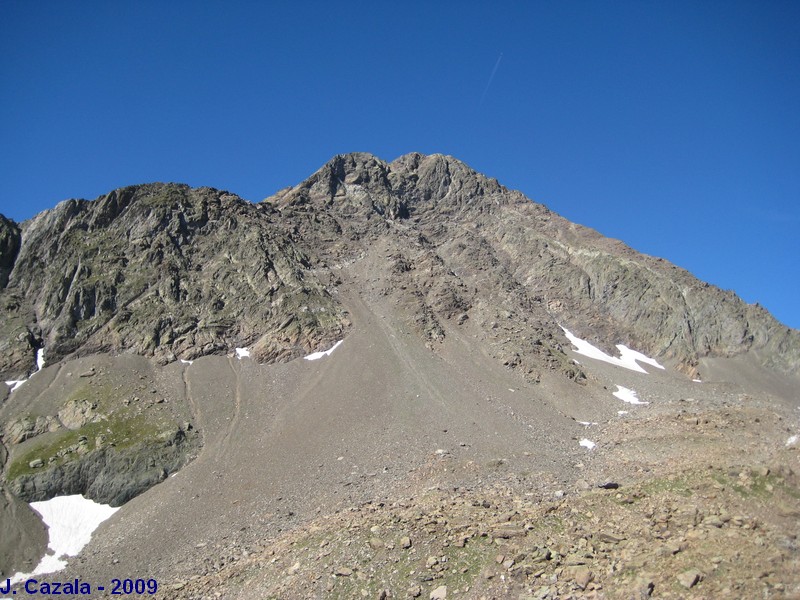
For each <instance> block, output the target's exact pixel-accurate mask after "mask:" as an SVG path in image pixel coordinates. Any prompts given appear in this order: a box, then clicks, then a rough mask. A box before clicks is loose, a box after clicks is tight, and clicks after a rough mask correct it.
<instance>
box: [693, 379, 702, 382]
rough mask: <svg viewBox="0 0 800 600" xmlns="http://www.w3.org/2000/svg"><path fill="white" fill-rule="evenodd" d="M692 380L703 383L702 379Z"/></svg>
mask: <svg viewBox="0 0 800 600" xmlns="http://www.w3.org/2000/svg"><path fill="white" fill-rule="evenodd" d="M692 381H693V382H695V383H703V380H702V379H692Z"/></svg>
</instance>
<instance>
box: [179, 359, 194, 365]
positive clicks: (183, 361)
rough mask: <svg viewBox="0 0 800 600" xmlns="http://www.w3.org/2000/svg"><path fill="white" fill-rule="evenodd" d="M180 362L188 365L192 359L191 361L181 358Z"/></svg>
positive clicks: (191, 361)
mask: <svg viewBox="0 0 800 600" xmlns="http://www.w3.org/2000/svg"><path fill="white" fill-rule="evenodd" d="M181 362H182V363H183V364H185V365H190V364H192V363H193V362H194V361H193V360H183V359H181Z"/></svg>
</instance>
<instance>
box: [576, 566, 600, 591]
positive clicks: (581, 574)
mask: <svg viewBox="0 0 800 600" xmlns="http://www.w3.org/2000/svg"><path fill="white" fill-rule="evenodd" d="M570 570H571V575H572V580H573V581H574V582H575V585H577V586H578V587H579V588H581V589H582V590H585V589H586V586H587V585H589V582H590V581H591V580H592V579H593V577H594V575H593V574H592V572H591V571H590V570H589V567H587V566H586V565H579V566H576V567H572V568H571V569H570Z"/></svg>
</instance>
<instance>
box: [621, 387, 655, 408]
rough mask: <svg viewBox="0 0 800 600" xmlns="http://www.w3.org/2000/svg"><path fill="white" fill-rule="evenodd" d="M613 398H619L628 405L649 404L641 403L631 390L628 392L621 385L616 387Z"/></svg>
mask: <svg viewBox="0 0 800 600" xmlns="http://www.w3.org/2000/svg"><path fill="white" fill-rule="evenodd" d="M613 395H614V397H615V398H619V399H620V400H622V401H623V402H627V403H628V404H650V403H649V402H642V401H641V400H639V398H638V397H637V395H636V392H634V391H633V390H629V389H628V388H626V387H622V386H621V385H618V386H617V391H616V392H614V394H613Z"/></svg>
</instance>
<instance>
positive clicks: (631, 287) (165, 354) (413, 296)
mask: <svg viewBox="0 0 800 600" xmlns="http://www.w3.org/2000/svg"><path fill="white" fill-rule="evenodd" d="M0 226H1V227H2V233H0V236H2V237H0V268H2V269H3V271H2V272H3V273H4V274H5V273H7V275H3V277H7V279H8V281H7V283H6V285H5V286H4V289H3V290H2V293H0V302H2V305H3V307H4V311H3V316H2V318H1V319H0V332H2V334H3V335H2V336H1V338H0V344H2V346H3V347H2V350H3V352H2V364H0V372H2V374H3V375H4V376H5V377H6V378H7V379H12V378H20V377H22V376H24V375H25V374H26V373H27V372H29V371H30V369H31V365H32V364H33V363H34V354H35V352H36V350H38V349H39V348H43V347H44V348H46V349H47V354H48V356H49V357H50V360H58V359H60V358H62V357H65V356H70V355H73V354H75V355H86V354H90V353H93V352H106V351H114V352H124V351H132V352H135V353H137V354H141V355H144V356H154V357H156V358H157V359H158V360H159V361H161V362H162V363H164V362H169V361H172V360H176V359H177V358H183V359H192V358H196V357H197V356H200V355H206V354H219V353H224V352H227V351H229V350H230V348H231V347H233V346H236V345H238V346H245V345H250V346H253V349H254V351H255V354H256V357H257V358H258V359H259V360H260V361H262V362H270V361H274V360H287V359H290V358H295V357H297V356H299V355H302V353H303V352H307V351H308V350H309V349H310V348H312V347H316V346H317V345H319V343H321V342H323V341H330V340H333V339H335V338H336V337H337V336H340V335H341V333H342V332H343V331H344V330H346V328H347V318H346V315H343V314H342V312H341V306H339V305H338V304H337V302H336V301H335V299H334V298H333V297H332V296H331V290H332V289H334V288H335V286H336V285H337V267H338V266H340V263H341V262H342V261H353V260H358V259H359V257H361V256H363V255H364V254H365V253H368V252H369V251H370V249H371V248H372V247H373V245H375V244H379V243H380V242H381V241H382V240H389V241H390V242H391V244H392V245H393V246H396V247H397V248H398V251H397V252H394V253H393V254H392V255H391V256H389V257H387V258H389V259H390V264H389V265H388V268H389V271H390V280H389V281H387V282H386V283H387V285H386V287H387V290H391V293H396V294H397V295H398V301H400V302H403V303H406V304H409V305H412V304H413V305H415V306H416V308H415V312H416V314H415V315H414V317H413V318H414V319H415V320H417V321H418V324H419V326H420V327H422V328H423V329H424V330H425V331H426V335H427V336H428V337H429V338H430V339H431V340H433V341H435V340H436V339H437V338H438V337H440V336H441V327H440V326H439V325H437V322H438V321H439V320H441V319H461V320H464V319H467V318H473V319H479V320H480V321H481V322H483V323H485V325H486V327H487V328H489V329H497V327H498V323H500V322H502V321H507V322H510V323H511V324H512V325H511V327H512V328H513V329H514V330H515V333H517V334H518V335H515V336H512V337H513V338H514V340H513V343H506V342H503V341H502V340H501V338H502V336H501V335H498V336H494V337H495V338H497V339H495V340H494V345H495V347H496V354H497V356H498V358H500V359H501V360H502V361H504V362H507V363H508V364H509V365H511V366H521V367H522V368H523V369H524V370H525V371H526V372H528V373H529V374H530V375H531V376H532V377H534V378H535V377H536V374H537V372H538V370H539V369H541V364H542V363H543V362H544V363H546V364H550V365H551V366H553V367H556V368H561V369H562V370H564V372H567V373H569V371H570V367H569V366H568V365H567V363H566V362H565V360H564V353H563V351H562V349H561V347H560V344H559V343H558V342H557V341H556V339H557V338H558V336H559V332H560V330H559V328H558V324H562V325H567V326H569V327H570V328H571V329H573V330H574V331H575V332H576V333H578V334H581V333H584V332H586V333H588V332H592V333H591V335H592V336H595V338H594V339H593V340H592V341H595V342H598V343H602V342H601V340H606V339H617V340H619V341H620V342H622V343H626V344H629V345H631V346H635V347H638V348H641V349H643V351H645V352H648V353H649V354H651V355H654V356H658V357H660V358H662V359H668V360H672V361H674V362H675V363H676V364H678V365H679V366H680V368H682V369H683V370H685V371H686V372H687V373H689V374H695V375H696V368H697V364H698V359H699V358H701V357H703V356H708V355H710V356H733V355H736V354H740V353H742V352H747V351H751V350H752V351H755V352H757V353H758V354H759V356H761V357H762V361H763V362H764V364H765V365H766V366H767V367H768V368H770V369H775V370H779V371H781V372H784V373H797V369H798V365H800V335H799V334H798V333H797V332H796V331H793V330H791V329H789V328H787V327H784V326H782V325H780V323H778V322H776V321H775V320H774V319H773V318H772V317H771V316H770V315H769V314H768V313H767V312H766V311H765V310H764V309H762V308H760V307H758V306H750V305H747V304H745V303H744V302H742V301H741V300H739V299H738V298H737V297H736V296H735V295H734V294H733V293H731V292H724V291H722V290H719V289H717V288H714V287H713V286H709V285H708V284H704V283H702V282H700V281H698V280H697V279H695V278H694V277H692V276H691V275H690V274H689V273H687V272H685V271H683V270H681V269H679V268H677V267H675V266H674V265H670V264H669V263H668V262H666V261H664V260H661V259H657V258H651V257H648V256H644V255H641V254H638V253H636V252H634V251H633V250H631V249H630V248H627V247H626V246H624V245H623V244H622V243H620V242H617V241H615V240H609V239H607V238H603V237H602V236H600V235H599V234H597V233H596V232H594V231H592V230H589V229H587V228H584V227H581V226H578V225H575V224H572V223H569V222H568V221H566V220H564V219H562V218H561V217H559V216H557V215H555V214H554V213H552V212H550V211H549V210H547V208H545V207H544V206H542V205H539V204H536V203H534V202H531V201H530V200H529V199H527V198H525V197H524V196H523V195H521V194H520V193H518V192H513V191H509V190H507V189H506V188H504V187H502V186H501V185H500V184H499V183H497V182H496V181H495V180H492V179H488V178H486V177H484V176H482V175H480V174H478V173H476V172H475V171H473V170H471V169H470V168H469V167H467V166H466V165H464V164H463V163H461V162H459V161H457V160H455V159H453V158H450V157H445V156H441V155H432V156H423V155H420V154H409V155H406V156H402V157H400V158H398V159H397V160H395V161H394V162H392V163H385V162H383V161H381V160H380V159H377V158H375V157H374V156H371V155H368V154H349V155H342V156H337V157H335V158H334V159H332V160H331V161H330V162H329V163H328V164H326V165H325V166H324V167H323V168H322V169H320V170H319V171H318V172H317V173H315V174H314V175H312V176H311V177H310V178H309V179H308V180H306V181H305V182H303V183H301V184H299V185H298V186H295V187H293V188H287V189H286V190H283V191H282V192H280V193H278V194H276V195H275V196H273V197H271V198H268V199H267V200H265V201H264V202H261V203H260V204H257V205H253V204H250V203H248V202H246V201H243V200H241V199H240V198H238V197H236V196H234V195H233V194H230V193H228V192H223V191H218V190H212V189H209V188H201V189H195V190H193V189H190V188H188V187H187V186H182V185H175V184H151V185H144V186H133V187H129V188H122V189H119V190H115V191H114V192H111V193H109V194H107V195H106V196H104V197H102V198H98V199H97V200H96V201H94V202H86V201H78V200H69V201H66V202H63V203H61V204H60V205H59V206H58V207H56V208H55V209H53V210H51V211H45V212H44V213H42V214H40V215H37V216H36V217H35V218H34V219H32V220H30V221H27V222H25V223H23V224H22V225H21V226H17V225H16V224H14V223H12V222H10V221H8V220H7V219H4V220H3V222H2V224H1V225H0ZM576 315H580V318H576ZM612 334H613V335H612ZM506 337H508V336H506ZM526 357H535V359H528V358H526ZM525 362H527V363H529V364H526V365H522V363H525ZM573 371H574V369H573ZM572 376H573V377H575V378H580V376H579V374H578V373H572Z"/></svg>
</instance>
